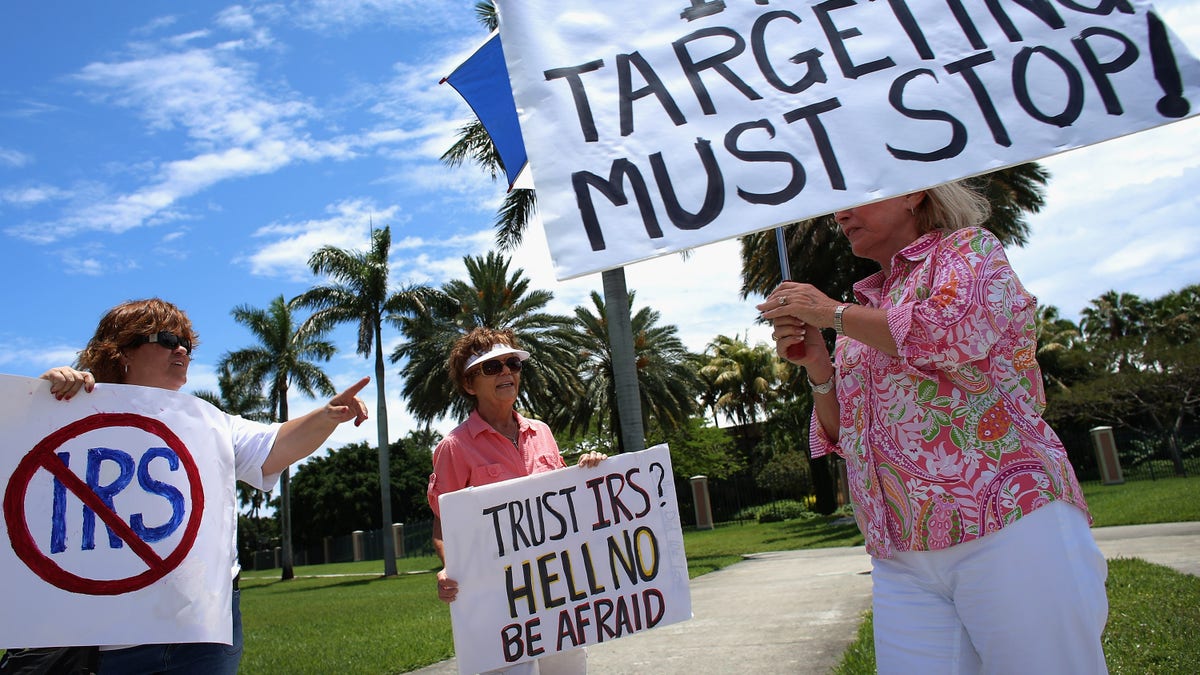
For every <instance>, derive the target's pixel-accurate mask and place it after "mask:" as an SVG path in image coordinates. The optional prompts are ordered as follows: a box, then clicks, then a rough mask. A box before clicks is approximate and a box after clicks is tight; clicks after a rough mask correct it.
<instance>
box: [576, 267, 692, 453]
mask: <svg viewBox="0 0 1200 675" xmlns="http://www.w3.org/2000/svg"><path fill="white" fill-rule="evenodd" d="M628 297H629V302H630V304H631V305H632V303H633V294H632V293H630V294H629V296H628ZM591 299H592V308H590V309H589V308H588V307H583V306H580V307H576V308H575V320H576V323H577V324H578V326H577V327H576V328H575V329H574V330H572V331H571V332H570V333H568V334H566V335H564V339H565V340H566V341H567V343H568V344H569V345H571V347H572V348H573V349H574V350H575V352H576V355H577V357H576V358H577V361H576V364H577V365H576V368H577V370H578V372H579V375H580V378H581V379H582V380H583V396H582V397H580V398H578V399H576V400H577V403H576V404H575V405H574V406H572V407H571V408H570V410H569V418H568V419H567V420H565V421H566V422H567V423H568V425H569V427H570V430H571V432H572V433H574V432H576V431H588V430H589V429H592V428H602V427H603V425H605V424H607V426H608V427H609V428H610V429H611V430H612V431H613V433H614V435H616V437H617V442H618V448H620V451H621V452H626V451H629V449H628V448H625V447H624V446H623V443H624V440H625V438H626V436H625V434H623V433H621V425H622V424H623V423H624V422H625V419H624V418H623V417H621V416H620V415H619V414H618V411H617V409H616V406H614V405H613V402H614V400H615V399H616V397H617V391H616V381H615V378H614V377H613V371H614V362H615V357H614V355H613V350H612V349H611V347H610V345H609V341H608V336H609V332H610V331H609V328H608V326H607V323H608V321H609V319H610V317H611V316H612V314H614V313H613V312H609V311H608V306H606V304H605V301H604V299H603V298H602V297H601V296H600V294H599V293H596V292H595V291H593V292H592V294H591ZM616 314H622V312H616ZM624 314H629V312H628V311H626V312H624ZM660 317H661V315H660V314H659V313H658V312H656V311H654V310H652V309H650V308H649V307H643V308H642V309H640V310H638V312H637V313H636V314H633V315H632V318H631V327H632V333H633V346H634V353H635V361H634V363H635V364H636V368H637V384H638V388H639V390H640V391H639V394H640V396H639V399H640V401H641V408H640V415H639V418H640V420H641V422H642V426H643V428H644V427H645V426H646V423H647V422H648V421H649V420H650V419H651V418H653V419H654V420H655V421H657V422H658V424H659V426H660V428H662V429H664V430H667V431H670V430H674V429H679V428H681V427H682V426H684V425H686V424H687V421H688V418H689V417H690V416H691V414H692V413H693V412H695V409H696V395H697V393H698V392H699V391H700V390H701V389H702V387H703V385H702V383H701V382H700V380H699V378H698V377H697V376H696V372H695V370H694V368H693V355H692V354H690V353H689V352H688V351H687V348H686V347H685V346H684V345H683V341H682V340H680V339H679V336H678V330H677V329H676V327H675V326H660V325H658V321H659V318H660ZM601 411H608V418H607V419H605V418H604V417H599V418H597V417H596V416H597V415H598V414H600V415H603V413H601Z"/></svg>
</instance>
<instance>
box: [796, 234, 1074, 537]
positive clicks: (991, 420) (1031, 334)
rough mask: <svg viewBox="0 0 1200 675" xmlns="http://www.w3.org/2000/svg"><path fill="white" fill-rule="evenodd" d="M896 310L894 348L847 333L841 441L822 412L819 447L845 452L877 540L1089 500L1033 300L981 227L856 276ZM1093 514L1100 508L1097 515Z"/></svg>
mask: <svg viewBox="0 0 1200 675" xmlns="http://www.w3.org/2000/svg"><path fill="white" fill-rule="evenodd" d="M854 293H855V295H856V296H857V298H858V301H859V302H860V303H861V304H863V305H865V306H868V307H878V308H883V309H886V310H887V317H888V325H889V327H890V329H891V333H892V337H893V338H895V341H896V346H897V348H898V351H899V355H898V356H889V355H888V354H885V353H883V352H881V351H879V350H877V349H875V348H873V347H869V346H867V345H865V344H863V343H861V342H858V341H857V340H853V339H850V338H846V337H839V338H838V341H837V346H836V348H835V350H834V351H835V355H836V358H835V361H836V369H837V398H838V404H839V407H840V411H839V420H838V428H839V431H838V442H837V443H836V444H835V443H832V442H831V440H830V439H829V437H828V436H827V435H826V434H825V432H824V430H823V429H822V428H821V425H820V423H819V422H818V421H817V420H816V417H815V416H814V418H813V420H812V426H811V429H812V433H811V439H810V440H811V447H812V454H813V456H814V457H820V456H822V455H825V454H826V453H828V452H831V451H832V452H836V453H837V454H839V455H841V456H842V457H843V458H845V459H846V468H847V475H848V478H849V483H850V492H851V496H852V498H853V500H854V515H855V519H856V520H857V521H858V526H859V529H861V530H862V532H863V536H864V537H865V539H866V545H867V552H868V553H870V554H871V555H873V556H877V557H881V558H889V557H891V556H892V554H893V552H895V551H926V550H936V549H943V548H946V547H948V546H953V545H955V544H959V543H962V542H965V541H969V540H972V539H976V538H979V537H982V536H984V535H985V534H988V533H991V532H995V531H996V530H999V529H1000V528H1002V527H1004V526H1006V525H1009V524H1011V523H1013V522H1014V521H1016V520H1017V519H1018V518H1020V517H1021V516H1023V515H1025V514H1028V513H1030V512H1031V511H1033V510H1034V509H1037V508H1039V507H1041V506H1045V505H1046V504H1049V503H1050V502H1053V501H1057V500H1062V501H1066V502H1069V503H1071V504H1074V505H1076V506H1078V507H1079V508H1081V509H1083V510H1084V512H1085V513H1086V512H1087V505H1086V503H1085V502H1084V499H1083V493H1082V491H1081V490H1080V489H1079V483H1078V481H1077V480H1076V478H1075V472H1074V470H1073V469H1072V468H1071V465H1070V462H1068V460H1067V453H1066V450H1065V449H1064V448H1063V445H1062V442H1061V441H1060V440H1059V439H1058V436H1057V435H1056V434H1055V433H1054V431H1053V430H1052V429H1051V428H1050V426H1049V425H1048V424H1047V423H1046V421H1045V420H1043V419H1042V417H1041V413H1042V411H1043V410H1045V407H1046V399H1045V391H1044V390H1043V385H1042V374H1041V370H1040V368H1039V367H1038V364H1037V360H1036V359H1035V350H1036V345H1037V340H1036V337H1035V323H1036V314H1037V302H1036V300H1035V298H1034V297H1033V296H1032V295H1030V294H1029V293H1028V292H1027V291H1026V290H1025V288H1024V287H1023V286H1022V285H1021V282H1020V280H1018V279H1017V276H1016V274H1015V273H1014V272H1013V270H1012V268H1011V267H1010V266H1009V264H1008V259H1007V257H1005V255H1004V250H1003V248H1002V246H1001V245H1000V242H999V240H997V239H996V238H995V236H993V235H992V234H991V233H990V232H988V231H987V230H984V229H981V228H974V227H973V228H966V229H962V230H958V231H955V232H932V233H929V234H926V235H923V236H921V237H920V238H918V239H917V240H916V241H915V242H913V243H912V244H910V245H909V246H907V247H906V248H904V249H903V250H901V251H900V252H899V253H897V254H896V256H895V257H894V258H893V259H892V267H891V274H890V275H889V276H888V277H887V278H884V275H883V273H882V272H879V273H876V274H874V275H872V276H870V277H868V278H866V279H864V280H862V281H860V282H858V283H857V284H855V285H854ZM1089 519H1090V516H1089Z"/></svg>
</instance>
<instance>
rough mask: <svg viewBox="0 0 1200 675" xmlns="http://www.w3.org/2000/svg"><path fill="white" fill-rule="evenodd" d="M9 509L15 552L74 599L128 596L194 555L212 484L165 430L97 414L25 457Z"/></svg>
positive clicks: (7, 499) (128, 416) (148, 421)
mask: <svg viewBox="0 0 1200 675" xmlns="http://www.w3.org/2000/svg"><path fill="white" fill-rule="evenodd" d="M47 506H48V507H49V508H47ZM3 510H4V519H5V524H6V526H7V530H8V534H9V540H10V544H11V546H12V549H13V551H14V552H15V553H16V555H17V557H18V558H19V559H20V560H21V561H22V562H23V563H24V564H25V565H26V566H28V567H29V569H30V570H31V571H32V572H33V573H34V574H36V575H37V576H39V577H40V578H42V579H43V580H45V581H46V582H47V583H49V584H52V585H54V586H56V587H58V588H61V589H63V590H65V591H69V592H73V593H82V594H88V595H121V594H123V593H129V592H131V591H136V590H139V589H142V588H145V587H146V586H149V585H150V584H153V583H154V582H156V581H158V580H159V579H162V578H163V577H164V576H166V575H167V574H169V573H170V572H171V571H172V570H174V569H176V568H177V567H178V566H179V565H180V564H181V563H182V562H183V560H184V559H185V558H186V557H187V555H188V553H189V552H190V551H191V549H192V545H193V544H194V543H195V541H196V536H197V533H198V532H199V529H200V522H201V520H202V518H203V514H204V487H203V484H202V483H201V480H200V472H199V470H198V469H197V466H196V462H195V459H194V458H193V457H192V455H191V453H190V452H189V451H188V448H187V446H186V445H185V444H184V443H183V442H182V441H181V440H180V439H179V437H178V436H176V435H175V434H174V433H173V432H172V431H171V430H170V428H168V427H167V426H166V425H165V424H163V423H162V422H160V421H158V420H155V419H152V418H149V417H145V416H143V415H137V414H133V413H97V414H94V415H91V416H89V417H85V418H82V419H79V420H76V421H74V422H71V423H69V424H67V425H65V426H63V427H62V428H60V429H58V430H57V431H54V432H53V433H51V434H49V435H47V436H46V437H45V438H43V439H42V440H41V441H39V442H38V443H37V444H36V445H35V446H34V447H33V448H32V449H31V450H30V451H29V452H28V453H27V454H26V455H25V457H24V458H23V459H22V460H21V461H20V463H19V464H18V465H17V467H16V468H15V470H14V471H13V472H12V475H11V476H10V478H9V481H8V485H7V487H6V489H5V491H4V503H3Z"/></svg>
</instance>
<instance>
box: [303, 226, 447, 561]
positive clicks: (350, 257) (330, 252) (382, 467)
mask: <svg viewBox="0 0 1200 675" xmlns="http://www.w3.org/2000/svg"><path fill="white" fill-rule="evenodd" d="M391 248H392V232H391V228H388V227H385V228H383V229H372V230H371V244H370V247H369V248H368V249H367V250H366V251H347V250H343V249H340V248H337V247H334V246H323V247H321V248H320V249H318V250H317V251H316V252H315V253H313V254H312V256H311V257H310V258H309V259H308V266H309V268H310V269H312V272H313V274H315V275H324V276H326V277H328V278H329V279H330V280H331V281H330V283H327V284H324V285H319V286H315V287H313V288H311V289H309V290H307V291H305V292H304V293H302V294H300V295H299V296H298V297H296V298H295V299H293V300H292V304H293V305H294V306H296V307H307V308H310V309H312V310H313V315H312V316H311V317H309V319H308V321H307V322H306V323H309V324H312V326H313V327H314V329H315V330H320V329H326V328H330V327H332V326H335V325H337V324H341V323H351V324H355V325H356V326H357V327H358V344H357V346H356V349H355V351H356V353H357V354H359V355H360V356H363V357H370V356H372V355H373V356H374V358H375V391H376V396H377V403H376V405H375V411H376V412H375V419H376V422H375V425H376V430H377V433H378V447H379V489H380V501H381V503H382V511H383V521H382V522H383V529H384V532H383V569H384V572H383V573H384V576H395V574H396V546H395V543H394V542H393V541H392V537H391V533H390V531H389V528H390V527H391V525H392V487H391V478H390V469H389V465H390V462H389V459H388V418H387V397H386V389H385V387H384V360H383V321H384V317H387V316H389V315H397V314H402V313H406V312H413V311H419V310H420V309H421V308H422V307H423V306H424V304H425V303H426V302H427V301H428V299H429V296H430V294H431V293H432V291H431V290H430V289H429V288H427V287H424V286H408V287H406V288H403V289H401V290H399V291H396V292H394V293H393V292H391V291H389V287H388V256H389V254H390V252H391Z"/></svg>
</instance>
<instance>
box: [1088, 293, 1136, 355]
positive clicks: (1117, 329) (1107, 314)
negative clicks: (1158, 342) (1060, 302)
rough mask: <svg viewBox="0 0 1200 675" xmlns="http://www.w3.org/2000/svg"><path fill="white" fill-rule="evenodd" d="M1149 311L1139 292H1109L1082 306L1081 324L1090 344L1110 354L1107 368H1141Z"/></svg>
mask: <svg viewBox="0 0 1200 675" xmlns="http://www.w3.org/2000/svg"><path fill="white" fill-rule="evenodd" d="M1148 313H1149V311H1148V306H1147V303H1146V302H1145V301H1144V300H1142V299H1141V298H1140V297H1138V296H1137V295H1134V294H1133V293H1118V292H1116V291H1108V292H1107V293H1105V294H1103V295H1101V296H1100V297H1098V298H1096V299H1095V300H1092V302H1091V304H1090V305H1089V306H1088V307H1085V308H1084V309H1083V311H1082V312H1081V313H1080V314H1081V316H1080V321H1079V327H1080V329H1081V330H1082V331H1083V337H1084V339H1085V340H1087V342H1088V345H1089V347H1093V348H1099V349H1100V350H1102V351H1103V352H1105V353H1107V354H1108V357H1109V358H1108V361H1109V363H1108V364H1107V365H1108V367H1110V368H1115V369H1116V370H1118V371H1127V372H1133V371H1136V370H1139V367H1138V362H1139V354H1140V352H1141V351H1142V347H1144V346H1145V341H1146V333H1147V330H1148V327H1147V324H1146V319H1147V315H1148Z"/></svg>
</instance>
